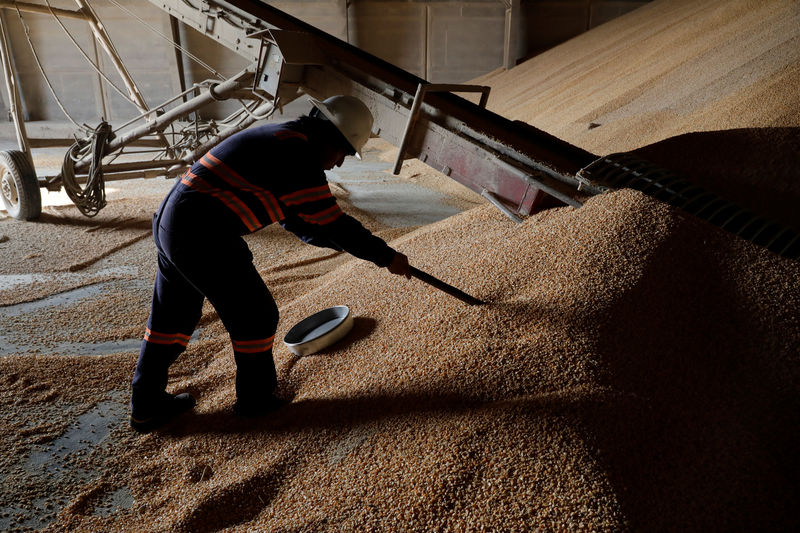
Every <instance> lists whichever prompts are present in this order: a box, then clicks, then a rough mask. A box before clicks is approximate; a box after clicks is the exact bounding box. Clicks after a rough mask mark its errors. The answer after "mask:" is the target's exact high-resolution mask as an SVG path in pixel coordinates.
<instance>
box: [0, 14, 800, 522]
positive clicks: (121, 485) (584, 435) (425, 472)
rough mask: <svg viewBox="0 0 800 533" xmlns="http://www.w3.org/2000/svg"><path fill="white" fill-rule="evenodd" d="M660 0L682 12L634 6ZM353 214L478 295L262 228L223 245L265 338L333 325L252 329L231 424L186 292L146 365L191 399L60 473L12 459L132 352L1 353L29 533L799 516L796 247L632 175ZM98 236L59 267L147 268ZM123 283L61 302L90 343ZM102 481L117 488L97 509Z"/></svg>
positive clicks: (12, 449) (218, 346)
mask: <svg viewBox="0 0 800 533" xmlns="http://www.w3.org/2000/svg"><path fill="white" fill-rule="evenodd" d="M712 3H713V4H714V5H718V4H717V3H714V2H710V3H709V4H712ZM665 4H666V5H675V6H683V7H684V9H686V6H687V5H689V4H688V3H686V2H674V3H669V2H660V1H657V2H654V3H653V4H652V6H654V7H649V9H667V7H665ZM731 4H732V5H735V6H740V7H741V5H743V3H742V2H738V1H737V2H731ZM692 5H694V4H693V3H692ZM704 5H705V3H704ZM748 5H750V6H752V7H753V9H754V10H755V11H759V9H760V8H759V7H758V6H760V5H762V3H752V2H751V3H748ZM769 5H771V6H772V7H773V8H776V6H778V7H779V6H785V5H786V4H782V3H769ZM692 9H694V11H695V12H696V11H697V10H698V9H701V8H700V7H695V8H692ZM760 12H761V13H762V15H763V13H764V12H763V11H760ZM676 13H680V12H679V11H676ZM723 13H724V12H720V13H719V14H720V15H722V14H723ZM634 14H636V12H634ZM722 18H723V19H724V18H725V17H722ZM659 20H660V19H659ZM677 27H678V28H682V27H683V26H680V25H679V26H677ZM601 29H602V28H601ZM680 31H682V30H680ZM700 33H702V32H700ZM628 37H630V36H628ZM554 53H555V52H554ZM587 56H590V57H591V56H593V54H587ZM512 72H513V71H512ZM632 116H636V115H632ZM534 124H535V122H534ZM535 125H536V124H535ZM594 129H600V128H594ZM565 137H566V136H565ZM568 140H571V139H568ZM777 166H779V165H777ZM408 172H412V173H413V172H417V169H416V167H415V168H410V167H409V169H408ZM421 177H422V179H423V180H424V181H426V182H428V183H431V182H432V180H435V178H428V177H424V176H421ZM335 192H336V193H337V196H339V197H340V200H342V203H343V204H345V209H346V210H348V211H349V212H353V213H354V214H356V216H360V217H361V218H364V216H363V214H362V213H357V212H355V210H354V209H353V208H352V206H348V205H346V204H347V202H346V201H344V200H345V198H343V197H342V191H338V190H336V191H335ZM462 200H463V201H467V202H469V201H472V200H471V199H470V198H469V195H464V197H463V198H462ZM157 201H158V199H157V198H153V199H150V200H148V202H149V203H147V202H145V203H143V204H141V205H145V206H150V207H151V208H152V207H154V206H155V205H157ZM119 207H120V211H118V213H123V214H122V215H117V216H123V217H127V216H128V213H131V209H133V206H129V205H125V206H119ZM109 212H110V211H109ZM131 217H132V220H134V221H135V222H132V223H131V225H133V226H138V225H139V223H140V222H139V221H140V220H144V219H145V216H144V215H142V216H141V217H139V216H138V215H135V214H134V213H131ZM366 220H367V224H368V225H369V227H370V228H372V229H373V230H375V231H377V232H378V233H379V234H380V235H382V236H384V237H385V238H386V239H388V240H390V241H391V242H392V244H393V245H394V246H395V247H397V248H398V249H400V250H401V251H403V252H405V253H406V254H408V255H409V257H410V258H411V260H412V263H413V264H415V265H416V266H418V267H420V268H422V269H423V270H426V271H429V272H430V273H432V274H433V275H435V276H438V277H440V278H443V279H445V280H447V281H450V282H451V283H453V284H455V285H457V286H459V287H460V288H462V289H464V290H465V291H466V292H468V293H470V294H473V295H474V296H476V297H478V298H481V299H483V300H485V301H487V302H490V303H489V304H488V305H485V306H481V307H470V306H466V305H464V304H462V303H461V302H459V301H457V300H455V299H453V298H451V297H449V296H447V295H445V294H443V293H440V292H437V291H435V290H434V289H432V288H430V287H428V286H426V285H423V284H421V283H420V282H418V281H406V280H401V279H397V278H394V277H392V276H390V275H389V274H388V273H386V272H385V271H383V270H380V269H377V268H375V267H373V266H371V265H369V264H366V263H363V262H360V261H357V260H351V259H349V258H347V257H346V256H344V255H342V254H336V253H330V252H328V251H325V250H319V249H315V248H312V247H307V246H306V247H299V248H298V246H299V245H298V244H297V242H296V241H295V240H294V239H293V237H291V236H290V235H288V234H286V233H285V232H282V231H281V230H280V229H279V228H273V227H271V228H269V229H267V230H265V231H262V232H259V233H258V234H256V235H253V236H252V237H250V238H249V239H248V240H249V243H250V245H251V247H252V249H253V251H254V257H255V261H256V265H257V266H258V268H259V270H260V272H261V273H262V275H263V276H264V278H265V279H266V281H267V283H268V284H269V285H270V287H271V288H272V289H273V293H274V294H275V296H276V298H277V299H278V301H279V304H280V310H281V324H280V326H279V330H278V337H282V336H283V335H284V334H285V333H286V331H287V330H288V328H289V327H290V326H291V325H292V324H294V323H295V322H296V321H297V320H299V319H301V318H303V317H305V316H307V315H308V314H310V313H311V312H314V311H316V310H318V309H321V308H323V307H328V306H330V305H335V304H346V305H349V306H350V307H351V309H352V310H353V313H354V315H355V317H356V318H355V326H354V329H353V331H352V332H351V334H350V335H349V336H348V337H347V338H346V339H344V340H343V341H341V342H340V343H338V344H336V345H334V346H333V347H331V348H329V349H327V350H325V351H323V352H321V353H319V354H315V355H313V356H308V357H303V358H298V357H295V356H294V355H292V354H291V353H290V352H289V350H288V349H287V348H286V347H285V346H283V345H281V344H280V343H279V344H277V345H276V351H275V359H276V363H277V367H278V375H279V382H280V387H281V391H280V392H281V394H282V395H283V396H285V397H286V398H288V399H291V404H289V405H288V406H286V407H284V408H283V409H282V410H280V411H279V412H277V413H276V414H275V415H274V416H272V417H269V418H266V419H263V420H255V421H243V420H240V419H237V418H236V417H234V416H233V415H232V413H231V406H232V404H233V401H234V390H233V381H232V376H233V361H232V352H231V350H230V347H229V342H228V338H227V334H226V333H225V331H224V328H223V327H222V325H221V324H220V322H219V320H218V319H217V317H216V315H215V313H214V311H213V309H211V308H210V307H206V308H205V310H204V314H203V319H202V320H201V326H202V332H201V334H200V336H199V338H198V339H197V340H196V341H194V342H192V343H190V345H189V349H188V350H187V353H185V354H184V355H183V356H182V357H181V358H180V359H179V361H178V363H176V365H175V366H174V367H173V372H172V380H171V382H170V389H171V390H176V391H177V390H188V391H191V392H192V393H194V394H195V395H196V396H197V397H198V399H199V404H198V406H197V408H196V410H195V412H194V413H192V414H190V415H187V416H185V417H183V418H181V419H180V420H178V421H176V422H175V423H174V424H172V425H170V426H169V427H167V428H166V429H164V430H163V431H161V432H158V433H155V434H151V435H147V436H138V435H135V434H133V433H132V432H130V431H127V430H126V428H125V425H124V421H123V420H117V425H116V426H115V427H114V428H113V429H112V430H111V431H110V435H111V438H109V439H108V440H106V441H104V444H103V445H102V446H97V447H96V448H95V449H93V451H92V452H91V453H87V454H86V455H85V456H80V457H78V458H76V459H75V465H72V464H70V465H69V468H67V467H66V466H65V467H64V468H65V470H69V471H70V472H72V471H73V470H75V469H78V470H80V469H84V470H86V469H91V468H94V469H95V470H93V471H94V472H96V475H93V476H89V477H84V478H82V477H80V476H77V477H75V476H72V474H70V475H69V476H68V477H67V478H66V479H65V480H64V481H63V483H61V484H60V485H55V484H52V483H51V484H49V485H48V483H47V482H46V481H44V480H42V479H40V478H37V477H35V476H33V474H31V473H30V472H29V471H26V470H24V469H19V468H18V465H19V464H20V463H24V462H25V460H27V457H28V456H29V455H31V456H32V455H33V454H34V453H35V452H36V450H37V449H38V448H37V446H47V445H48V444H49V443H58V442H59V435H61V434H62V433H63V432H64V430H65V429H67V428H68V427H69V424H70V421H71V419H72V418H73V417H74V416H77V414H79V413H81V412H83V411H85V410H86V409H89V408H90V407H91V406H92V405H95V404H98V405H100V404H103V402H109V401H116V402H117V403H118V404H121V403H123V402H124V394H125V392H126V391H127V386H128V380H129V379H130V374H131V372H132V368H133V364H134V362H135V358H136V354H134V353H127V352H126V353H118V354H112V355H107V356H102V357H96V358H86V357H75V356H72V355H71V354H69V353H64V354H62V355H60V356H55V357H54V356H45V355H33V356H31V355H20V354H15V355H10V356H6V357H2V358H0V412H2V413H3V415H2V416H0V445H2V446H3V447H4V449H6V450H8V452H7V453H6V455H4V457H3V458H2V459H0V461H1V462H0V466H2V468H3V478H2V493H0V495H2V498H0V499H8V500H9V501H10V499H11V498H13V501H19V502H21V503H20V506H28V507H29V508H41V509H47V510H49V511H48V512H49V513H51V514H52V515H53V517H54V518H55V521H53V522H52V523H50V525H49V526H48V529H49V530H52V531H210V530H219V529H225V528H228V529H229V530H235V531H528V530H532V529H537V528H538V529H543V530H546V531H581V530H586V531H620V530H633V531H641V530H675V531H698V532H699V531H703V532H705V531H730V530H743V531H755V530H758V531H764V530H767V531H792V530H797V529H798V528H800V523H798V522H800V518H798V515H797V513H796V511H795V509H796V508H797V503H798V499H799V498H798V496H800V495H799V494H798V490H797V486H798V483H797V482H798V478H799V477H800V472H799V471H798V469H797V467H796V465H795V463H796V461H795V458H796V457H797V454H798V451H800V450H798V442H799V441H800V439H799V438H798V427H800V425H799V424H798V422H800V420H798V413H800V404H799V403H798V398H800V385H799V384H800V365H798V358H799V357H800V355H798V354H800V311H799V310H800V284H798V283H797V280H798V279H800V265H798V263H796V262H792V261H789V260H786V259H782V258H779V257H777V256H775V255H773V254H771V253H769V252H766V251H764V250H762V249H760V248H757V247H755V246H753V245H751V244H749V243H747V242H744V241H741V240H738V239H736V238H734V237H732V236H730V235H728V234H726V233H724V232H722V231H719V230H717V229H715V228H713V227H710V226H708V225H707V224H705V223H703V222H701V221H698V220H696V219H694V218H692V217H689V216H686V215H684V214H682V213H681V212H680V211H677V210H674V209H672V208H670V207H667V206H665V205H662V204H660V203H658V202H655V201H653V200H651V199H649V198H647V197H645V196H643V195H641V194H639V193H637V192H633V191H620V192H615V193H613V194H608V195H604V196H600V197H596V198H593V199H591V200H590V201H589V202H588V203H587V204H586V205H585V206H583V207H582V208H580V209H578V210H575V209H573V208H569V207H564V208H558V209H552V210H549V211H547V212H543V213H539V214H537V215H535V216H532V217H530V218H529V219H528V220H526V222H525V223H524V224H522V225H514V224H512V223H510V222H509V221H508V220H507V219H506V218H505V217H503V215H501V214H500V213H498V212H497V211H496V210H495V209H494V208H493V207H491V206H481V207H476V208H474V209H470V210H467V211H465V212H463V213H461V214H460V215H457V216H454V217H451V218H449V219H447V220H444V221H442V222H439V223H436V224H432V225H429V226H425V227H422V228H417V229H413V228H404V229H395V230H392V229H389V228H385V227H382V226H380V225H379V224H378V223H377V222H376V221H375V220H370V219H369V218H366ZM14 224H15V223H13V222H9V221H0V233H2V234H10V233H11V232H12V231H16V230H17V226H16V225H14ZM12 225H13V227H12ZM9 228H12V229H9ZM19 231H20V235H19V237H18V238H19V239H26V238H29V236H26V235H25V232H24V231H23V230H19ZM11 243H13V241H11V240H10V241H8V242H7V243H5V245H10V244H11ZM3 245H4V244H3V243H0V246H3ZM0 250H2V248H0ZM104 253H105V252H104V251H103V250H97V253H96V256H97V257H99V258H100V259H98V261H96V262H94V263H92V264H90V265H87V266H86V267H85V268H84V269H83V270H85V271H86V272H87V274H90V275H100V274H99V272H101V271H102V269H103V268H104V267H105V266H106V265H105V264H104V263H105V261H107V260H110V259H112V258H115V257H116V258H119V259H121V260H123V261H125V265H126V266H128V267H135V268H136V271H137V274H136V276H135V278H136V279H138V280H145V281H148V282H149V281H150V280H152V276H153V267H154V257H153V249H152V245H149V244H148V241H137V242H134V243H133V244H130V245H129V246H127V247H124V248H121V249H120V250H119V251H118V252H117V253H116V254H112V255H108V256H105V255H103V254H104ZM34 259H35V258H34ZM78 263H81V261H78ZM70 264H73V263H72V262H61V261H56V262H55V265H56V268H54V269H52V270H61V271H63V270H64V267H65V265H66V266H67V268H66V270H69V268H68V265H70ZM17 272H18V271H15V270H13V269H11V270H9V271H8V273H17ZM126 276H128V275H127V274H126ZM126 276H122V278H120V279H117V281H119V282H120V283H123V284H124V283H128V282H129V281H130V280H129V279H127V277H126ZM131 277H132V276H131ZM130 285H133V284H131V283H128V288H129V290H131V291H132V294H135V295H136V298H134V299H132V301H136V302H139V304H137V305H136V306H134V307H136V308H135V309H134V308H132V307H129V308H125V305H124V303H122V302H119V303H120V305H119V307H117V306H113V307H114V309H110V308H109V307H108V306H107V305H104V304H103V302H98V303H97V304H95V305H93V306H89V307H86V306H84V307H81V309H88V310H89V311H90V312H91V314H92V317H91V318H92V319H94V320H95V321H97V323H98V324H100V326H101V327H98V328H96V331H95V332H93V334H96V335H97V336H98V338H106V337H110V336H113V335H118V334H120V331H123V332H124V328H122V329H121V328H120V327H117V328H115V327H113V325H112V324H106V323H105V322H104V317H105V318H108V320H109V321H110V322H119V321H127V322H126V324H125V326H126V327H128V326H130V325H131V324H133V323H139V322H142V313H143V310H142V309H141V302H143V301H145V300H146V297H145V296H143V295H142V292H141V291H145V290H146V289H142V288H139V287H138V285H137V286H135V287H131V286H130ZM115 294H116V293H115ZM115 298H116V296H115ZM117 301H119V300H117ZM145 312H146V310H145ZM100 315H103V317H101V316H100ZM51 318H52V319H53V321H54V322H55V325H56V326H57V327H58V329H59V330H67V331H68V330H69V327H68V326H69V324H68V322H66V321H61V320H62V319H56V318H54V317H51ZM25 324H26V327H30V328H31V330H30V331H31V337H32V339H34V338H35V337H36V335H35V333H34V332H33V328H34V327H35V322H34V320H33V318H32V317H27V318H25ZM118 326H122V325H120V324H118ZM87 329H88V328H87ZM65 334H66V333H65ZM103 336H106V337H103ZM120 394H121V395H122V398H123V399H119V398H120V396H119V395H120ZM76 465H77V466H76ZM30 480H34V481H35V482H36V483H30ZM26 485H27V486H29V488H28V487H26ZM53 491H57V493H56V494H54V493H53ZM126 491H128V492H129V493H130V495H131V496H132V499H133V502H132V504H131V505H130V506H129V507H126V506H123V508H121V509H119V510H116V511H113V512H111V511H108V508H109V507H108V506H109V505H110V504H109V502H111V501H113V496H114V495H116V494H120V493H125V492H126ZM37 506H38V507H37ZM112 509H113V506H112ZM43 514H44V512H43ZM0 521H6V522H0V523H5V524H8V525H7V527H6V529H9V530H13V529H15V528H19V529H33V528H34V527H33V524H32V523H29V522H23V520H22V519H18V518H16V515H12V516H10V517H4V516H0Z"/></svg>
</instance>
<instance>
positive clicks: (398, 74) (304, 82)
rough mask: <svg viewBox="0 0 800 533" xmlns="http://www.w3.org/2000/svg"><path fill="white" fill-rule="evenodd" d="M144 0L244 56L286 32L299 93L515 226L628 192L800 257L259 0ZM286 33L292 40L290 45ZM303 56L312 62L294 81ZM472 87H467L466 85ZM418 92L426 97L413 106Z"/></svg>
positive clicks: (678, 187)
mask: <svg viewBox="0 0 800 533" xmlns="http://www.w3.org/2000/svg"><path fill="white" fill-rule="evenodd" d="M150 1H151V2H152V3H153V4H155V5H157V6H159V7H160V8H161V9H164V10H166V11H168V12H170V13H171V14H173V15H176V16H180V18H181V19H182V20H183V21H184V22H185V23H188V24H189V25H192V26H193V27H195V28H196V29H198V30H199V31H203V32H205V33H206V34H207V35H209V36H210V37H212V38H215V39H216V40H218V41H219V42H220V43H222V44H224V45H226V46H228V47H229V48H231V49H232V50H234V51H236V52H237V53H239V54H241V55H242V56H244V57H247V58H250V59H253V58H258V56H259V55H258V53H257V50H258V48H259V47H258V46H254V44H253V38H258V39H260V38H261V37H260V36H261V35H263V34H265V33H267V31H268V30H278V33H279V32H285V34H284V35H285V36H286V37H287V39H285V41H286V42H287V43H289V45H291V46H286V47H281V48H282V49H281V52H285V53H284V54H283V55H284V56H285V57H283V59H284V60H285V64H286V66H287V70H291V76H293V77H292V79H291V82H292V83H291V84H290V85H292V86H296V89H293V90H297V89H299V91H297V96H299V95H300V94H302V93H308V94H312V95H313V96H317V97H325V96H328V95H331V94H336V93H349V94H353V95H355V96H357V97H359V98H361V99H363V100H364V101H365V102H366V103H367V105H368V106H369V107H370V109H371V111H372V113H373V115H374V116H375V131H376V133H377V134H379V135H380V136H381V137H382V138H384V139H386V140H387V141H388V142H390V143H392V144H394V145H395V146H399V147H401V154H400V156H399V159H398V162H397V163H396V168H399V162H400V160H401V159H402V158H403V157H406V158H418V159H420V160H421V161H423V162H425V163H426V164H428V165H429V166H431V167H433V168H435V169H436V170H439V171H441V172H443V173H445V174H446V175H448V176H450V177H451V178H453V179H455V180H456V181H458V182H460V183H462V184H463V185H465V186H467V187H469V188H471V189H472V190H474V191H476V192H478V193H480V194H482V195H483V196H485V197H486V198H488V199H490V200H491V201H492V202H493V203H495V205H497V206H498V207H500V208H501V209H502V210H503V212H504V213H506V214H507V215H509V217H511V218H513V219H517V220H518V219H519V217H517V216H516V215H528V214H530V213H531V212H533V211H535V210H537V209H539V208H541V207H543V206H546V205H548V204H552V199H553V198H555V199H556V200H558V201H559V202H563V203H565V204H569V205H573V206H575V207H579V206H580V205H582V204H583V202H584V201H585V200H586V198H588V197H589V196H591V195H595V194H600V193H603V192H606V191H608V190H613V189H618V188H622V187H630V188H634V189H638V190H640V191H642V192H644V193H646V194H649V195H651V196H653V197H655V198H657V199H659V200H662V201H664V202H666V203H669V204H671V205H673V206H676V207H679V208H681V209H684V210H686V211H687V212H689V213H691V214H693V215H696V216H698V217H700V218H703V219H705V220H707V221H708V222H710V223H712V224H715V225H717V226H719V227H721V228H723V229H726V230H728V231H731V232H732V233H735V234H737V235H739V236H741V237H742V238H745V239H748V240H751V241H752V242H754V243H756V244H759V245H761V246H765V247H767V248H768V249H770V250H772V251H774V252H776V253H778V254H781V255H784V256H787V257H792V258H798V257H799V256H800V249H798V248H800V239H798V235H797V233H796V232H795V231H794V230H792V229H790V228H785V227H782V226H780V225H778V224H775V223H773V222H771V221H769V220H767V219H766V218H764V217H760V216H757V215H754V214H752V213H749V212H748V211H746V210H745V209H742V208H740V207H738V206H735V205H733V204H731V203H729V202H726V201H724V200H722V199H720V198H718V197H717V196H716V195H714V194H712V193H710V192H708V191H704V190H701V189H700V188H698V187H696V186H693V185H692V184H691V183H689V182H688V181H686V180H685V179H684V178H682V177H680V176H676V175H675V174H674V173H671V172H669V171H667V170H664V169H658V168H656V167H653V166H652V165H651V164H649V163H648V162H646V161H642V160H640V159H635V158H634V157H632V156H630V155H629V154H615V155H611V156H607V157H598V156H596V155H594V154H592V153H590V152H587V151H585V150H583V149H581V148H579V147H576V146H573V145H571V144H569V143H567V142H564V141H562V140H561V139H558V138H556V137H554V136H552V135H550V134H548V133H547V132H544V131H542V130H539V129H537V128H535V127H533V126H530V125H528V124H525V123H523V122H520V121H513V120H509V119H507V118H505V117H503V116H500V115H498V114H496V113H493V112H491V111H489V110H487V109H485V108H484V107H482V106H481V105H479V104H476V103H473V102H472V101H470V100H468V99H466V98H463V97H461V96H458V95H456V94H453V93H452V92H450V91H452V90H456V91H457V90H458V89H457V88H456V89H451V88H449V87H446V88H444V89H443V90H441V91H440V90H435V89H436V88H435V87H433V86H432V84H429V83H428V82H427V81H426V80H423V79H421V78H419V77H417V76H415V75H413V74H411V73H409V72H407V71H405V70H403V69H401V68H399V67H397V66H395V65H392V64H391V63H388V62H386V61H384V60H382V59H380V58H378V57H376V56H374V55H372V54H369V53H367V52H365V51H363V50H361V49H359V48H356V47H354V46H352V45H350V44H348V43H346V42H344V41H342V40H340V39H337V38H336V37H334V36H332V35H329V34H327V33H325V32H323V31H321V30H318V29H317V28H315V27H313V26H311V25H309V24H307V23H305V22H303V21H301V20H299V19H297V18H294V17H292V16H291V15H288V14H286V13H284V12H282V11H280V10H278V9H276V8H274V7H272V6H269V5H267V4H265V3H263V2H261V1H259V0H225V1H221V0H220V1H216V0H214V1H206V2H204V6H205V7H204V9H203V10H201V11H198V10H196V9H192V8H190V7H188V6H190V5H191V4H190V3H187V2H185V1H184V0H150ZM226 23H227V24H226ZM290 34H291V35H294V37H292V38H291V39H288V37H289V35H290ZM298 36H299V37H298ZM278 37H279V35H277V33H276V35H274V36H273V39H274V40H275V42H276V43H279V41H281V40H283V39H278ZM286 56H295V58H300V59H293V58H291V57H286ZM302 58H313V59H312V60H311V61H310V64H308V65H306V66H301V68H302V69H303V70H302V74H300V75H298V73H297V72H298V71H297V68H298V66H297V63H299V62H302ZM292 69H293V70H292ZM426 88H430V89H434V90H430V91H425V90H424V89H426ZM470 89H474V87H473V86H469V87H467V88H465V90H470ZM484 89H487V90H488V88H484ZM276 92H277V91H276ZM421 95H424V99H422V100H421V101H419V100H418V101H415V98H422V96H421ZM484 96H485V95H484ZM289 98H290V99H291V98H292V96H291V95H290V96H289ZM482 100H483V101H485V97H484V98H482ZM417 113H418V115H417ZM403 149H404V150H403Z"/></svg>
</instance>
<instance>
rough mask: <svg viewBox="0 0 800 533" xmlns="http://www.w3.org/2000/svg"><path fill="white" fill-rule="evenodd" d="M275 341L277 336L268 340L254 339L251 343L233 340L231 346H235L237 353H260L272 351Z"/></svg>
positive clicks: (234, 349)
mask: <svg viewBox="0 0 800 533" xmlns="http://www.w3.org/2000/svg"><path fill="white" fill-rule="evenodd" d="M274 341H275V335H273V336H272V337H269V338H266V339H254V340H249V341H237V340H233V339H231V344H233V351H235V352H239V353H258V352H266V351H268V350H271V349H272V344H273V342H274Z"/></svg>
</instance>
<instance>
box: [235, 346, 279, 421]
mask: <svg viewBox="0 0 800 533" xmlns="http://www.w3.org/2000/svg"><path fill="white" fill-rule="evenodd" d="M234 357H235V359H236V403H235V404H234V406H233V411H234V412H235V413H236V414H237V415H239V416H243V417H253V416H263V415H267V414H269V413H271V412H273V411H275V410H276V409H279V408H280V407H282V406H283V405H285V404H286V403H287V402H286V401H285V400H282V399H281V398H278V397H277V396H275V388H276V387H277V384H278V379H277V375H276V373H275V363H274V362H273V361H272V351H268V352H261V353H258V354H240V353H235V352H234Z"/></svg>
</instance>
